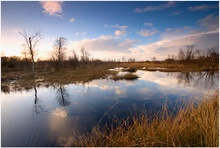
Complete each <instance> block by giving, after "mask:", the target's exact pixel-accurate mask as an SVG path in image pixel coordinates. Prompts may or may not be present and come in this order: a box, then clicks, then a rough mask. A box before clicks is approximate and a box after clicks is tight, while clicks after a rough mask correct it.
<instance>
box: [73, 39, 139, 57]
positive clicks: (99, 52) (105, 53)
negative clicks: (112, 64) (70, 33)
mask: <svg viewBox="0 0 220 148" xmlns="http://www.w3.org/2000/svg"><path fill="white" fill-rule="evenodd" d="M137 42H138V41H137V40H131V39H126V40H121V39H119V38H118V37H114V36H100V37H98V38H93V39H84V40H80V41H74V42H71V43H70V44H69V47H70V49H74V50H75V51H76V52H77V51H79V50H80V49H81V48H82V47H84V48H85V49H86V50H87V51H88V52H90V54H91V56H92V57H93V58H99V59H115V60H116V59H121V58H122V57H123V56H125V55H127V54H129V53H130V51H129V50H128V49H129V48H133V47H134V44H136V43H137Z"/></svg>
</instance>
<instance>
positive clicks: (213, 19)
mask: <svg viewBox="0 0 220 148" xmlns="http://www.w3.org/2000/svg"><path fill="white" fill-rule="evenodd" d="M197 23H199V25H200V26H203V27H205V28H206V29H207V30H209V31H210V30H219V16H215V15H214V14H210V15H208V16H206V17H205V18H203V19H201V20H198V21H197Z"/></svg>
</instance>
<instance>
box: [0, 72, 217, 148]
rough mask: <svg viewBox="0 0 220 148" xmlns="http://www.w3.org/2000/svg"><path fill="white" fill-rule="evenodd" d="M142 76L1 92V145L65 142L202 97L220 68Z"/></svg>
mask: <svg viewBox="0 0 220 148" xmlns="http://www.w3.org/2000/svg"><path fill="white" fill-rule="evenodd" d="M135 74H137V75H138V76H139V78H138V79H137V80H134V81H126V80H119V81H114V80H110V79H97V80H93V81H90V82H88V83H85V84H82V83H79V84H66V85H61V84H53V85H44V84H42V85H40V84H38V85H37V86H38V87H33V88H32V89H29V90H20V91H9V92H2V93H1V144H2V146H3V147H8V146H14V147H18V146H23V147H25V146H62V145H60V143H59V139H62V138H63V137H68V136H70V135H71V133H73V132H78V133H79V134H85V133H87V132H91V131H92V129H93V128H94V127H96V126H98V125H99V126H100V127H101V126H102V125H108V124H111V123H112V121H113V119H117V120H120V119H126V118H127V117H128V116H135V115H138V114H140V113H142V114H146V115H149V116H150V115H153V114H154V113H155V112H156V111H158V110H160V109H161V108H162V107H163V105H164V104H165V103H168V104H170V109H172V108H175V105H178V100H187V99H193V100H199V99H201V98H202V96H204V95H209V94H212V93H213V92H214V91H215V90H216V89H218V87H219V73H218V71H217V72H176V73H174V72H173V73H165V72H158V71H156V72H148V71H143V70H138V71H137V72H136V73H135Z"/></svg>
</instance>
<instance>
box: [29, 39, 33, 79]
mask: <svg viewBox="0 0 220 148" xmlns="http://www.w3.org/2000/svg"><path fill="white" fill-rule="evenodd" d="M29 44H30V47H29V49H30V53H31V61H32V74H33V76H34V52H33V49H32V44H31V37H29Z"/></svg>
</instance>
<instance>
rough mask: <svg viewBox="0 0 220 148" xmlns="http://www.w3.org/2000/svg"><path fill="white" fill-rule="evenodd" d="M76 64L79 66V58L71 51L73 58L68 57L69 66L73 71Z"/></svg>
mask: <svg viewBox="0 0 220 148" xmlns="http://www.w3.org/2000/svg"><path fill="white" fill-rule="evenodd" d="M78 64H79V58H78V56H77V54H76V52H75V51H74V50H73V56H70V57H69V66H70V67H71V68H74V69H75V68H76V67H77V66H78Z"/></svg>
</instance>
